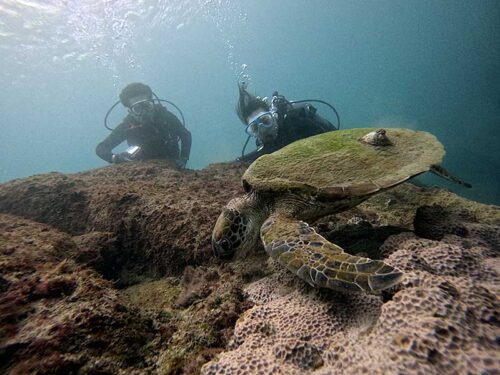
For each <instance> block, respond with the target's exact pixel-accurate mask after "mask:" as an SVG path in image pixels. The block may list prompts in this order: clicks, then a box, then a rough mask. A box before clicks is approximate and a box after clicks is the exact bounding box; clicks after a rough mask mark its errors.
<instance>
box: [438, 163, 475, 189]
mask: <svg viewBox="0 0 500 375" xmlns="http://www.w3.org/2000/svg"><path fill="white" fill-rule="evenodd" d="M430 172H432V173H434V174H435V175H437V176H439V177H442V178H444V179H445V180H448V181H451V182H454V183H456V184H459V185H463V186H465V187H467V188H471V187H472V185H471V184H469V183H468V182H465V181H464V180H461V179H459V178H458V177H455V176H453V175H452V174H451V173H450V172H448V171H447V170H446V169H444V168H443V167H441V166H440V165H435V164H434V165H431V169H430Z"/></svg>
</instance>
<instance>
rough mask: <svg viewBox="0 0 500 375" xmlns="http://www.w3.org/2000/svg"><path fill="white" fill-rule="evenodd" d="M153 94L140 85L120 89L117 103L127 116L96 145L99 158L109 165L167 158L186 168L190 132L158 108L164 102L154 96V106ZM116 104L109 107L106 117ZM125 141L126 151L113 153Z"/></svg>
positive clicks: (149, 89) (163, 108) (189, 146)
mask: <svg viewBox="0 0 500 375" xmlns="http://www.w3.org/2000/svg"><path fill="white" fill-rule="evenodd" d="M153 95H154V93H153V91H152V90H151V88H150V87H149V86H148V85H145V84H143V83H131V84H129V85H127V86H126V87H125V88H124V89H123V90H122V92H121V93H120V102H121V103H122V104H123V105H124V106H125V107H126V108H127V109H128V112H129V114H128V115H127V116H126V117H125V118H124V119H123V120H122V122H121V123H120V124H119V125H118V126H117V127H116V128H115V129H113V130H112V132H111V134H110V135H109V136H107V137H106V139H104V141H102V142H101V143H99V144H98V145H97V148H96V153H97V155H98V156H99V157H100V158H101V159H103V160H105V161H107V162H109V163H123V162H126V161H131V160H148V159H168V160H172V161H173V162H174V163H175V165H176V167H177V168H178V169H183V168H185V166H186V163H187V161H188V160H189V154H190V151H191V133H190V132H189V130H187V129H186V128H185V126H184V125H183V124H182V123H181V122H180V121H179V119H178V118H177V117H176V116H175V115H174V114H173V113H172V112H170V111H168V110H167V109H166V108H165V107H164V106H163V105H161V103H160V101H166V100H161V99H159V98H158V97H156V95H155V98H156V100H157V103H155V101H154V100H153ZM118 103H119V102H117V103H115V105H114V106H113V107H111V108H110V110H109V111H108V114H107V115H106V118H107V116H108V115H109V113H110V111H111V110H112V109H113V108H114V107H115V106H116V105H117V104H118ZM169 103H170V102H169ZM171 104H173V103H171ZM181 115H182V113H181ZM105 125H106V120H105ZM106 127H107V125H106ZM108 129H109V128H108ZM125 140H126V141H127V142H128V144H129V146H131V147H129V148H128V149H127V151H126V152H122V153H117V154H114V153H113V149H114V148H115V147H116V146H118V145H119V144H120V143H122V142H124V141H125ZM179 140H180V143H181V148H180V150H179Z"/></svg>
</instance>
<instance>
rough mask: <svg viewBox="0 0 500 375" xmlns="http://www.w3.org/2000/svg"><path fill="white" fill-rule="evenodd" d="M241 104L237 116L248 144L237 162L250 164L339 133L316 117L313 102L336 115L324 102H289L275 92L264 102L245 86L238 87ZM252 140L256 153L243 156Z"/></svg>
mask: <svg viewBox="0 0 500 375" xmlns="http://www.w3.org/2000/svg"><path fill="white" fill-rule="evenodd" d="M238 88H239V100H238V104H237V105H236V113H237V114H238V117H239V118H240V120H241V121H242V122H243V124H244V125H245V126H246V132H247V134H248V136H249V137H248V139H247V142H246V143H245V146H244V147H243V151H242V155H241V157H239V158H238V159H237V160H239V161H242V162H245V163H251V162H253V161H254V160H255V159H257V158H258V157H259V156H261V155H264V154H269V153H271V152H274V151H277V150H279V149H280V148H282V147H284V146H286V145H288V144H290V143H292V142H294V141H297V140H299V139H302V138H307V137H310V136H313V135H316V134H321V133H325V132H329V131H332V130H337V129H338V126H337V127H335V126H334V125H333V124H332V123H330V122H329V121H328V120H326V119H324V118H322V117H321V116H319V115H318V114H317V113H316V108H315V107H313V106H312V105H311V104H310V103H308V102H311V101H315V102H321V103H323V104H326V105H328V106H329V107H330V108H331V109H332V110H333V111H334V112H335V114H336V116H337V120H338V114H337V111H336V110H335V108H333V107H332V106H331V105H330V104H328V103H326V102H323V101H321V100H312V99H310V100H299V101H288V100H287V99H286V98H285V97H284V96H283V95H279V94H278V93H277V92H275V93H274V94H273V96H272V98H271V100H270V101H266V100H265V99H261V98H260V97H258V96H254V95H251V94H249V93H248V91H246V87H245V85H244V84H242V83H240V84H238ZM250 137H255V138H256V146H257V149H256V150H255V151H252V152H250V153H248V154H244V151H245V147H246V145H247V143H248V141H249V139H250Z"/></svg>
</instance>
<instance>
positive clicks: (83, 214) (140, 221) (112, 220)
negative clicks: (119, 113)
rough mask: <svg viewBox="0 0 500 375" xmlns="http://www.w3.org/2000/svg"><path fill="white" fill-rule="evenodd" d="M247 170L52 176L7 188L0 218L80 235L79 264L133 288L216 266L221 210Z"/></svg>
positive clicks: (139, 167)
mask: <svg viewBox="0 0 500 375" xmlns="http://www.w3.org/2000/svg"><path fill="white" fill-rule="evenodd" d="M242 172H243V167H242V166H240V165H236V164H215V165H213V166H211V167H209V168H207V169H205V170H202V171H199V172H194V171H189V170H186V171H183V172H179V171H176V170H173V169H171V166H170V165H169V164H168V163H166V162H161V161H151V162H139V163H131V164H127V165H113V166H110V167H107V168H102V169H97V170H93V171H89V172H83V173H78V174H74V175H63V174H60V173H51V174H48V175H40V176H34V177H29V178H26V179H19V180H14V181H11V182H8V183H6V184H3V185H0V212H2V213H10V214H14V215H17V216H21V217H24V218H28V219H31V220H34V221H38V222H41V223H46V224H49V225H51V226H52V227H54V228H57V229H59V230H61V231H64V232H66V233H68V234H71V235H73V236H74V239H75V242H76V243H77V244H79V246H81V247H82V250H81V252H80V253H79V254H78V256H77V258H76V260H77V261H79V262H83V263H84V264H88V265H89V266H91V267H92V268H94V269H95V270H97V271H98V272H100V273H101V274H102V275H103V276H104V277H105V278H107V279H109V280H112V281H115V282H116V284H117V285H119V286H126V285H130V284H133V283H136V282H139V281H141V280H144V279H145V278H151V277H161V276H175V275H177V276H178V275H180V274H181V273H182V270H183V268H184V267H185V266H186V265H199V264H203V263H206V262H207V261H210V259H211V254H212V252H211V244H210V234H211V230H212V227H213V224H214V223H215V220H216V218H217V216H218V214H219V212H220V209H221V207H222V206H223V205H224V204H225V203H226V202H227V201H228V200H230V199H231V198H233V197H234V196H235V195H237V194H239V193H241V186H240V176H241V174H242Z"/></svg>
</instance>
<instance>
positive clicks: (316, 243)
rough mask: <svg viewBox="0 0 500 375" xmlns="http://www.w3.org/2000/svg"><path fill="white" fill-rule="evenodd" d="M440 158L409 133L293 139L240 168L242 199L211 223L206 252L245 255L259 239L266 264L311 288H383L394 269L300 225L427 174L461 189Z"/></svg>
mask: <svg viewBox="0 0 500 375" xmlns="http://www.w3.org/2000/svg"><path fill="white" fill-rule="evenodd" d="M443 156H444V148H443V146H442V145H441V143H440V142H439V141H438V140H437V139H436V137H434V136H433V135H431V134H429V133H427V132H423V131H414V130H410V129H394V128H389V129H386V130H384V129H379V130H377V129H372V128H364V129H347V130H339V131H335V132H328V133H323V134H320V135H316V136H313V137H309V138H306V139H302V140H299V141H296V142H294V143H292V144H290V145H288V146H286V147H284V148H282V149H280V150H278V151H276V152H274V153H272V154H268V155H264V156H261V157H260V158H258V159H257V160H255V161H254V162H253V163H252V164H251V165H250V166H249V167H248V169H247V170H246V172H245V173H244V175H243V178H242V182H243V187H244V189H245V191H246V192H247V194H246V195H245V196H243V197H239V198H235V199H233V200H231V201H230V202H229V203H228V204H227V206H226V207H225V208H224V209H223V211H222V213H221V214H220V216H219V218H218V220H217V223H216V224H215V227H214V230H213V234H212V247H213V250H214V253H215V255H216V256H219V257H229V256H232V255H233V254H234V253H235V252H239V253H242V254H247V253H248V251H250V250H251V249H254V248H255V247H257V246H258V241H259V237H260V240H262V243H263V244H264V248H265V250H266V252H267V253H268V254H269V255H270V256H271V257H272V258H274V259H276V260H277V261H278V262H279V263H280V264H281V265H283V266H285V267H286V268H287V269H288V270H290V271H291V272H293V273H295V274H296V275H297V276H299V277H300V278H302V279H303V280H305V281H306V282H308V283H309V284H311V285H313V286H319V287H325V288H330V289H334V290H342V291H346V290H348V291H351V290H355V291H367V292H372V293H376V292H379V291H381V290H383V289H386V288H389V287H391V286H393V285H395V284H397V283H398V282H399V281H400V279H401V277H402V273H401V272H400V271H399V270H397V269H395V268H394V267H391V266H390V265H388V264H386V263H384V262H383V261H381V260H372V259H369V258H363V257H359V256H354V255H350V254H347V253H345V252H344V250H343V249H342V248H341V247H339V246H337V245H334V244H332V243H331V242H329V241H328V240H326V239H325V238H324V237H322V236H320V235H319V234H318V233H316V231H315V230H314V229H313V228H312V227H310V226H309V225H308V224H307V223H306V222H305V221H309V222H311V221H314V220H316V219H318V218H320V217H322V216H325V215H330V214H333V213H337V212H341V211H344V210H347V209H350V208H352V207H354V206H356V205H358V204H360V203H361V202H363V201H364V200H366V199H367V198H369V197H371V196H372V195H374V194H377V193H380V192H382V191H384V190H387V189H389V188H392V187H394V186H396V185H398V184H400V183H402V182H404V181H406V180H408V179H410V178H412V177H414V176H416V175H418V174H421V173H423V172H426V171H429V170H430V171H432V172H434V173H436V174H438V175H440V176H442V177H444V178H447V179H450V180H452V181H455V182H460V183H463V182H461V181H460V180H458V179H457V178H455V177H453V176H451V175H450V174H448V173H447V172H446V170H445V169H444V168H442V167H439V166H438V164H439V163H440V162H441V160H442V158H443ZM463 184H465V183H463ZM303 220H304V221H303ZM259 230H260V231H259ZM259 232H260V233H259ZM259 234H260V236H259Z"/></svg>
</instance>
